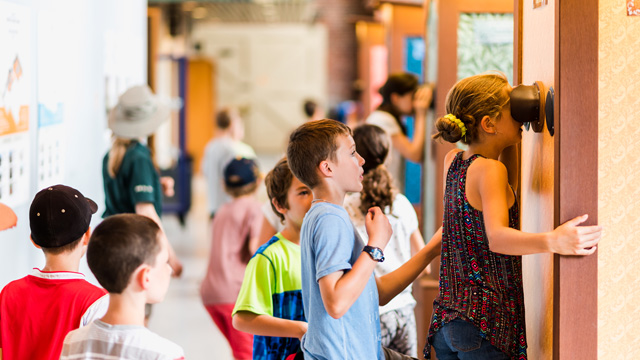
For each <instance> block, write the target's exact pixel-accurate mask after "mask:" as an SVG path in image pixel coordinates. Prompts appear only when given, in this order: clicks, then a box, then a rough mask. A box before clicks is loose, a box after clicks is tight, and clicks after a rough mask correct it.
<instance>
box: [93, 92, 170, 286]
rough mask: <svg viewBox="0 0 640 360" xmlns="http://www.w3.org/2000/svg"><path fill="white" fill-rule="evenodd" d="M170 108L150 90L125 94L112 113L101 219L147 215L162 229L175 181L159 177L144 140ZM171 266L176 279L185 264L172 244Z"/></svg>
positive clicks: (160, 122)
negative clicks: (166, 199)
mask: <svg viewBox="0 0 640 360" xmlns="http://www.w3.org/2000/svg"><path fill="white" fill-rule="evenodd" d="M169 115H170V108H169V105H168V104H167V103H165V102H163V101H161V100H160V99H159V98H158V97H156V96H155V95H154V94H153V93H152V92H151V90H150V89H149V87H148V86H146V85H139V86H133V87H131V88H129V89H128V90H127V91H125V92H124V93H123V94H122V95H121V96H120V98H119V99H118V103H117V104H116V106H114V108H113V109H112V110H111V112H110V113H109V128H110V129H111V131H113V144H112V145H111V149H110V150H109V152H108V153H107V154H106V155H105V156H104V159H103V162H102V179H103V181H104V194H105V206H106V210H105V212H104V214H103V215H102V217H104V218H106V217H108V216H111V215H116V214H122V213H135V214H139V215H144V216H146V217H148V218H150V219H152V220H153V221H155V222H156V223H157V224H158V226H160V228H161V229H163V231H164V228H163V226H162V222H161V221H160V216H161V214H162V195H163V193H164V195H166V196H169V197H171V196H173V194H174V190H173V185H174V181H173V179H172V178H170V177H162V178H161V177H160V175H159V174H158V169H157V168H156V166H155V164H154V162H153V159H152V157H151V151H150V150H149V147H147V145H145V144H144V141H145V139H146V138H147V137H148V136H149V135H151V134H153V133H154V132H155V131H156V130H157V129H158V126H160V124H162V123H163V122H165V121H166V120H168V119H169ZM169 265H171V268H172V269H173V276H176V277H179V276H180V274H181V273H182V263H181V262H180V260H179V259H178V258H177V256H176V254H175V252H174V250H173V247H172V246H171V244H169Z"/></svg>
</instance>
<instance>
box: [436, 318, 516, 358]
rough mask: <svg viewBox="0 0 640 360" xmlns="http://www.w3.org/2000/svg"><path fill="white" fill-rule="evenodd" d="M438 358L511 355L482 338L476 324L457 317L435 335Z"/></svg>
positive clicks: (501, 356) (503, 356) (502, 356)
mask: <svg viewBox="0 0 640 360" xmlns="http://www.w3.org/2000/svg"><path fill="white" fill-rule="evenodd" d="M433 348H434V350H435V351H436V356H437V357H438V360H458V359H462V360H484V359H487V360H489V359H490V360H502V359H505V360H509V356H508V355H507V354H505V353H503V352H502V351H500V350H498V348H497V347H495V346H493V345H491V343H490V342H489V341H487V340H485V339H483V338H482V336H481V334H480V330H478V328H477V327H475V325H473V324H472V323H470V322H467V321H465V320H462V319H455V320H453V321H451V322H449V323H447V324H446V325H445V326H443V327H442V328H441V329H440V330H439V331H438V332H437V333H436V334H435V335H434V336H433Z"/></svg>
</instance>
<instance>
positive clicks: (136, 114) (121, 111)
mask: <svg viewBox="0 0 640 360" xmlns="http://www.w3.org/2000/svg"><path fill="white" fill-rule="evenodd" d="M169 114H170V106H169V103H168V102H165V101H162V100H160V99H159V98H158V97H157V96H155V95H154V94H153V93H152V92H151V89H149V87H148V86H147V85H138V86H134V87H131V88H129V89H128V90H127V91H125V92H124V93H123V94H122V95H120V98H119V99H118V104H117V105H116V106H114V107H113V109H111V112H110V113H109V128H110V129H111V131H113V133H114V134H115V135H116V136H118V137H122V138H126V139H135V138H139V137H143V136H149V135H151V134H152V133H153V132H155V131H156V129H157V128H158V126H160V124H162V123H163V122H165V121H166V120H168V119H169Z"/></svg>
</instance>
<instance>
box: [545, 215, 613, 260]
mask: <svg viewBox="0 0 640 360" xmlns="http://www.w3.org/2000/svg"><path fill="white" fill-rule="evenodd" d="M588 217H589V216H588V215H586V214H585V215H582V216H578V217H575V218H573V219H571V220H569V221H567V222H566V223H564V224H562V225H560V226H558V227H557V228H556V229H555V230H553V232H551V234H552V238H551V242H550V244H549V247H550V249H551V251H552V252H554V253H558V254H561V255H591V254H593V253H594V252H595V251H596V245H597V244H598V242H599V241H600V238H601V237H602V226H598V225H592V226H579V225H580V224H582V223H583V222H585V221H586V220H587V218H588Z"/></svg>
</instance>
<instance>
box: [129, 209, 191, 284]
mask: <svg viewBox="0 0 640 360" xmlns="http://www.w3.org/2000/svg"><path fill="white" fill-rule="evenodd" d="M136 214H138V215H142V216H146V217H148V218H149V219H151V220H153V221H155V222H156V224H158V227H159V228H160V231H162V232H164V227H163V226H162V222H161V221H160V217H159V216H158V213H156V208H155V207H154V206H153V204H152V203H148V202H140V203H137V204H136ZM165 234H166V233H165ZM165 238H166V236H165ZM167 244H168V245H169V246H168V248H169V266H171V269H173V276H175V277H180V275H181V274H182V263H181V262H180V259H178V256H177V255H176V252H175V251H174V250H173V246H171V243H170V242H169V241H167Z"/></svg>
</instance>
